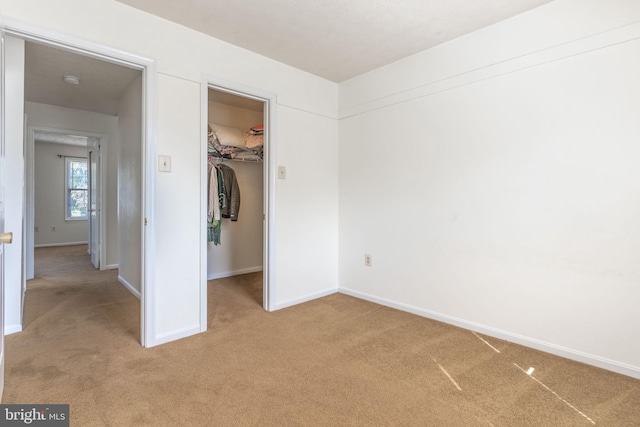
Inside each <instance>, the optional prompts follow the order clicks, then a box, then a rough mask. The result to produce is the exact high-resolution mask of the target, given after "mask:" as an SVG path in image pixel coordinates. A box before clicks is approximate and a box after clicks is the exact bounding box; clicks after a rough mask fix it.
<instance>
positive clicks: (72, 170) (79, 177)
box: [64, 157, 89, 221]
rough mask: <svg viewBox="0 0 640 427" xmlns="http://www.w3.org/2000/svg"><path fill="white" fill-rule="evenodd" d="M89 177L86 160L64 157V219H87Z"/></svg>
mask: <svg viewBox="0 0 640 427" xmlns="http://www.w3.org/2000/svg"><path fill="white" fill-rule="evenodd" d="M88 184H89V175H88V171H87V159H83V158H80V157H65V187H66V190H65V197H64V198H65V204H64V205H65V207H66V208H65V210H66V213H65V218H66V219H67V220H68V221H73V220H87V219H89V209H88V208H89V185H88Z"/></svg>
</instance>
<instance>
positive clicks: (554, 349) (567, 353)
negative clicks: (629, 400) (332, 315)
mask: <svg viewBox="0 0 640 427" xmlns="http://www.w3.org/2000/svg"><path fill="white" fill-rule="evenodd" d="M339 292H340V293H343V294H345V295H350V296H352V297H355V298H359V299H363V300H366V301H370V302H374V303H376V304H380V305H384V306H386V307H391V308H395V309H398V310H401V311H406V312H408V313H412V314H416V315H418V316H422V317H426V318H429V319H433V320H437V321H439V322H443V323H448V324H450V325H454V326H458V327H460V328H463V329H468V330H471V331H475V332H479V333H481V334H484V335H488V336H492V337H494V338H499V339H501V340H505V341H509V342H513V343H516V344H520V345H523V346H525V347H530V348H534V349H536V350H540V351H544V352H546V353H551V354H555V355H556V356H560V357H564V358H566V359H571V360H575V361H577V362H581V363H585V364H587V365H592V366H596V367H598V368H602V369H606V370H608V371H612V372H617V373H619V374H623V375H627V376H630V377H632V378H637V379H640V367H638V366H632V365H628V364H625V363H621V362H617V361H615V360H610V359H605V358H603V357H600V356H594V355H592V354H587V353H583V352H581V351H577V350H573V349H570V348H566V347H562V346H559V345H555V344H551V343H548V342H544V341H540V340H537V339H534V338H529V337H526V336H523V335H518V334H514V333H511V332H507V331H503V330H501V329H496V328H492V327H490V326H485V325H481V324H479V323H474V322H469V321H467V320H464V319H459V318H457V317H452V316H448V315H446V314H441V313H437V312H434V311H431V310H425V309H423V308H420V307H415V306H412V305H409V304H404V303H400V302H396V301H392V300H389V299H386V298H380V297H377V296H374V295H370V294H367V293H364V292H360V291H355V290H353V289H348V288H343V287H340V288H339Z"/></svg>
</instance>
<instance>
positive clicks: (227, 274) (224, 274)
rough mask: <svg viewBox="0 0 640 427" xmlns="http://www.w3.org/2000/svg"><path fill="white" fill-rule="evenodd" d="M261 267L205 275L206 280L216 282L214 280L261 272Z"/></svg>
mask: <svg viewBox="0 0 640 427" xmlns="http://www.w3.org/2000/svg"><path fill="white" fill-rule="evenodd" d="M263 270H264V269H263V268H262V266H259V267H251V268H243V269H241V270H234V271H221V272H218V273H212V274H209V275H207V280H216V279H224V278H225V277H233V276H239V275H241V274H249V273H257V272H258V271H263Z"/></svg>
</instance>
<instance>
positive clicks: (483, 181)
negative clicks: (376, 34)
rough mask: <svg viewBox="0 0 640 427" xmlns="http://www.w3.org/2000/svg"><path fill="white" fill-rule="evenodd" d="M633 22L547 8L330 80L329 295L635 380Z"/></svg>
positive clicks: (609, 8)
mask: <svg viewBox="0 0 640 427" xmlns="http://www.w3.org/2000/svg"><path fill="white" fill-rule="evenodd" d="M638 20H640V3H638V2H635V1H606V2H605V1H596V0H591V1H555V2H552V3H549V4H547V5H545V6H542V7H540V8H538V9H536V10H534V11H532V12H530V13H526V14H523V15H520V16H517V17H515V18H513V19H511V20H508V21H506V22H504V23H500V24H497V25H494V26H492V27H489V28H487V29H485V30H481V31H478V32H476V33H474V34H470V35H468V36H466V37H463V38H461V39H458V40H455V41H453V42H451V43H447V44H445V45H442V46H440V47H437V48H434V49H432V50H429V51H426V52H423V53H421V54H418V55H415V56H413V57H410V58H407V59H405V60H402V61H399V62H397V63H395V64H392V65H390V66H387V67H384V68H383V69H380V70H376V71H374V72H371V73H368V74H366V75H363V76H361V77H357V78H355V79H353V80H351V81H348V82H345V83H344V84H342V85H341V86H340V90H341V99H340V101H341V107H342V108H341V117H342V120H341V122H340V287H341V289H342V290H344V291H345V292H347V293H351V294H354V295H357V296H361V297H364V298H368V299H371V300H374V301H379V302H382V303H384V304H388V305H391V306H396V307H400V308H403V309H406V310H409V311H413V312H416V313H419V314H422V315H425V316H428V317H433V318H436V319H440V320H444V321H447V322H451V323H454V324H459V325H462V326H465V327H469V328H472V329H475V330H479V331H482V332H485V333H488V334H492V335H495V336H498V337H502V338H506V339H509V340H512V341H516V342H521V343H524V344H527V345H531V346H534V347H537V348H541V349H543V350H546V351H551V352H554V353H556V354H560V355H563V356H567V357H570V358H573V359H577V360H582V361H586V362H588V363H592V364H595V365H598V366H603V367H605V368H608V369H612V370H615V371H618V372H622V373H625V374H627V375H632V376H635V377H640V330H639V329H638V328H637V301H639V300H640V288H639V287H638V286H637V283H638V282H639V281H640V266H639V265H638V262H637V261H638V259H640V244H639V243H638V242H640V225H639V223H638V221H637V218H638V217H639V216H640V202H639V201H638V197H637V195H638V194H640V169H639V168H638V167H637V164H636V163H637V162H636V159H638V158H639V156H640V145H638V143H637V141H638V139H639V138H640V121H638V116H639V115H640V80H639V79H638V75H640V53H639V52H640V42H639V41H638V40H637V39H638V37H640V25H638V24H632V23H633V22H637V21H638ZM626 24H631V25H628V26H625V25H626ZM573 39H575V41H571V40H573ZM365 253H369V254H371V255H372V257H373V266H372V267H365V266H364V262H363V257H364V254H365Z"/></svg>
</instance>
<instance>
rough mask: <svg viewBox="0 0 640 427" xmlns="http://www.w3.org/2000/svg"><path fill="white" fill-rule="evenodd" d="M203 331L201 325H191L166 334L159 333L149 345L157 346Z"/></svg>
mask: <svg viewBox="0 0 640 427" xmlns="http://www.w3.org/2000/svg"><path fill="white" fill-rule="evenodd" d="M200 332H202V331H201V329H200V325H196V326H189V327H187V328H183V329H180V330H178V331H175V332H168V333H166V334H161V335H158V336H157V337H156V338H155V339H154V340H153V342H152V343H150V344H149V345H148V347H155V346H156V345H161V344H166V343H168V342H171V341H176V340H179V339H182V338H187V337H190V336H192V335H196V334H199V333H200Z"/></svg>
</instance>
